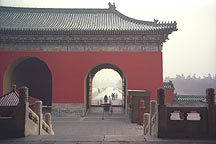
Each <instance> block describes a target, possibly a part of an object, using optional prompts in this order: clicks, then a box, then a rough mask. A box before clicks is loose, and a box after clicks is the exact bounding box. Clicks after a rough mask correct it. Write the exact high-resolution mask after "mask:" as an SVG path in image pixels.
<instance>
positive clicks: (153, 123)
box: [150, 100, 158, 136]
mask: <svg viewBox="0 0 216 144" xmlns="http://www.w3.org/2000/svg"><path fill="white" fill-rule="evenodd" d="M157 124H158V113H157V101H156V100H151V101H150V135H152V136H157V127H158V126H157Z"/></svg>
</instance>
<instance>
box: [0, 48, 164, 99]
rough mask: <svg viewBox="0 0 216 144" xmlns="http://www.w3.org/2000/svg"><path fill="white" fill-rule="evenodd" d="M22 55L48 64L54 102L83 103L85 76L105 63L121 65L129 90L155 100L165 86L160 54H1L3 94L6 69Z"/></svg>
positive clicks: (0, 83) (0, 71) (1, 85)
mask: <svg viewBox="0 0 216 144" xmlns="http://www.w3.org/2000/svg"><path fill="white" fill-rule="evenodd" d="M21 56H32V57H37V58H39V59H40V60H42V61H44V62H45V63H46V64H47V65H48V67H49V69H50V71H51V73H52V86H53V87H52V94H53V103H83V102H84V82H85V76H86V75H87V73H88V71H89V70H90V69H91V68H93V67H95V66H96V65H98V64H102V63H111V64H114V65H116V66H118V67H119V68H120V69H121V70H122V71H123V73H124V74H125V76H126V79H127V88H128V89H148V90H151V91H152V99H156V95H157V93H156V91H157V88H159V87H162V85H163V84H162V83H163V79H162V78H163V76H162V53H161V52H0V94H2V93H3V76H4V72H5V70H6V68H7V66H8V65H9V64H10V63H12V62H13V61H14V60H16V59H18V58H20V57H21Z"/></svg>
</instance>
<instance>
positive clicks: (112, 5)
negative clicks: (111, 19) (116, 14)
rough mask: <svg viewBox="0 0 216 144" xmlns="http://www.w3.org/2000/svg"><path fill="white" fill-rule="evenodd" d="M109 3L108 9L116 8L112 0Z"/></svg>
mask: <svg viewBox="0 0 216 144" xmlns="http://www.w3.org/2000/svg"><path fill="white" fill-rule="evenodd" d="M108 5H109V8H108V9H110V10H115V9H116V6H115V3H114V2H113V4H111V2H109V3H108Z"/></svg>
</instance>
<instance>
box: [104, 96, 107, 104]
mask: <svg viewBox="0 0 216 144" xmlns="http://www.w3.org/2000/svg"><path fill="white" fill-rule="evenodd" d="M107 100H108V97H107V95H105V96H104V103H107Z"/></svg>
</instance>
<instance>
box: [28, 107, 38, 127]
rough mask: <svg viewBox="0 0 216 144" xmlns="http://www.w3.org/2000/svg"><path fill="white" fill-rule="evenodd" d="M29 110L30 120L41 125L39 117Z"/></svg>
mask: <svg viewBox="0 0 216 144" xmlns="http://www.w3.org/2000/svg"><path fill="white" fill-rule="evenodd" d="M28 110H29V114H28V118H29V119H30V120H32V121H33V122H34V123H35V124H39V117H38V115H37V114H36V113H35V112H34V111H32V110H31V109H30V108H29V109H28Z"/></svg>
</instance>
